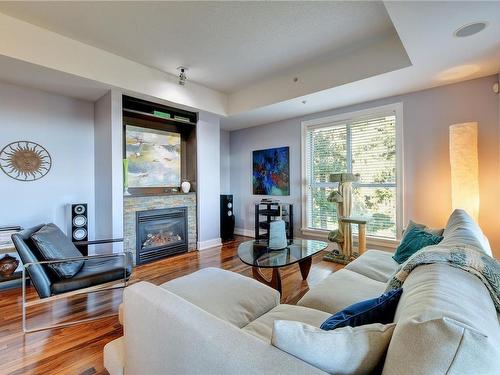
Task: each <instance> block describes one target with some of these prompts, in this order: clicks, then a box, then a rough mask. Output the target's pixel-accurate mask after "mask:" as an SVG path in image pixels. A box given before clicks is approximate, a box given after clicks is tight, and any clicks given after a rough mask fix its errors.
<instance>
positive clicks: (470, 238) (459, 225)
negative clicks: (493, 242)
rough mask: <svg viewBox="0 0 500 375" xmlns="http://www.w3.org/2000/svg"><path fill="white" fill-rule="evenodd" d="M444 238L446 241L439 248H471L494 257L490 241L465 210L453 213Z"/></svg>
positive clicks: (445, 229)
mask: <svg viewBox="0 0 500 375" xmlns="http://www.w3.org/2000/svg"><path fill="white" fill-rule="evenodd" d="M443 236H444V239H443V241H441V243H440V244H439V246H448V247H453V246H470V247H474V248H476V249H479V250H481V251H483V252H484V253H486V254H488V255H489V256H492V253H491V247H490V244H489V242H488V239H487V238H486V237H485V235H484V234H483V232H482V231H481V228H479V226H478V225H477V224H476V223H475V222H474V220H473V219H472V218H471V217H470V216H469V215H468V214H467V213H466V212H465V211H464V210H459V209H457V210H455V211H453V213H452V214H451V216H450V218H449V219H448V223H447V224H446V227H445V228H444V233H443Z"/></svg>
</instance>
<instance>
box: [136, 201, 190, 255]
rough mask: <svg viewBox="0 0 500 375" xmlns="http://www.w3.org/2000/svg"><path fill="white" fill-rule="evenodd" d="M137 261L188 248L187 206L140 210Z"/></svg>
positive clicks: (181, 251) (184, 250)
mask: <svg viewBox="0 0 500 375" xmlns="http://www.w3.org/2000/svg"><path fill="white" fill-rule="evenodd" d="M136 216H137V226H136V238H137V249H136V263H137V264H142V263H147V262H150V261H153V260H156V259H160V258H164V257H166V256H169V255H172V254H178V253H183V252H186V251H187V250H188V238H187V237H188V234H187V208H186V207H175V208H165V209H159V210H148V211H138V212H137V213H136Z"/></svg>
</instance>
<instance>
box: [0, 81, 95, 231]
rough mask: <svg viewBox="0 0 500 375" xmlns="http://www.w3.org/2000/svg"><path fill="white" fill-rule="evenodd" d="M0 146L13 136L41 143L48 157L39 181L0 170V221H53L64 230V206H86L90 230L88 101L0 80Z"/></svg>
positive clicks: (91, 166)
mask: <svg viewBox="0 0 500 375" xmlns="http://www.w3.org/2000/svg"><path fill="white" fill-rule="evenodd" d="M0 127H1V129H0V148H3V147H4V146H6V145H7V144H8V143H10V142H13V141H18V140H28V141H33V142H36V143H39V144H41V145H42V146H44V147H45V148H46V149H47V151H48V152H49V153H50V155H51V157H52V168H51V170H50V172H49V173H48V174H47V175H46V176H45V177H43V178H42V179H40V180H37V181H32V182H20V181H16V180H14V179H12V178H10V177H8V176H7V175H6V174H4V173H2V172H0V225H6V224H19V225H22V226H23V227H29V226H33V225H36V224H40V223H47V222H54V223H55V224H57V225H58V226H59V227H60V228H61V229H63V230H66V228H67V223H68V221H67V217H66V205H67V204H68V203H75V202H86V203H88V204H89V214H90V217H89V219H90V227H89V234H90V235H91V236H92V235H93V231H94V223H95V221H94V109H93V105H92V103H89V102H85V101H80V100H76V99H70V98H67V97H63V96H58V95H53V94H49V93H46V92H43V91H38V90H34V89H30V88H24V87H20V86H14V85H9V84H4V83H0Z"/></svg>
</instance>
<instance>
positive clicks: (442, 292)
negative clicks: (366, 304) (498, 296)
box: [384, 264, 500, 375]
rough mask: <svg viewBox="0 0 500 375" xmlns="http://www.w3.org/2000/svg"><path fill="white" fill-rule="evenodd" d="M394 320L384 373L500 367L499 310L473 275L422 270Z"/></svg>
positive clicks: (437, 267) (440, 268) (441, 268)
mask: <svg viewBox="0 0 500 375" xmlns="http://www.w3.org/2000/svg"><path fill="white" fill-rule="evenodd" d="M444 318H446V319H444ZM395 321H396V322H397V326H396V329H395V330H394V334H393V337H392V340H391V343H390V346H389V351H388V354H387V358H386V361H385V366H384V374H391V375H392V374H401V373H407V374H439V373H447V370H448V368H450V369H454V370H455V371H453V372H449V373H454V374H469V373H470V374H472V373H475V374H490V373H494V372H491V371H488V368H490V367H491V366H498V367H497V369H500V363H499V361H500V326H499V323H498V317H497V313H496V310H495V306H494V305H493V301H492V300H491V298H490V295H489V293H488V290H487V289H486V287H485V286H484V285H483V283H482V282H481V281H480V280H479V279H478V278H477V277H476V276H474V275H472V274H470V273H468V272H465V271H463V270H460V269H458V268H454V267H451V266H448V265H447V264H430V265H425V266H420V267H417V268H416V269H415V270H413V271H412V272H411V273H410V275H409V276H408V278H407V279H406V281H405V283H404V285H403V294H402V296H401V299H400V301H399V304H398V309H397V310H396V315H395ZM476 345H477V346H476ZM408 348H411V350H408ZM408 369H414V370H413V371H408ZM474 369H477V371H475V370H474ZM497 373H498V372H497Z"/></svg>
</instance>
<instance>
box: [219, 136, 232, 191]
mask: <svg viewBox="0 0 500 375" xmlns="http://www.w3.org/2000/svg"><path fill="white" fill-rule="evenodd" d="M229 137H230V133H229V132H228V131H226V130H221V131H220V193H221V194H231V189H230V174H231V173H230V170H229V168H230V155H229V153H230V149H229V147H230V143H229V140H230V138H229Z"/></svg>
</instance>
